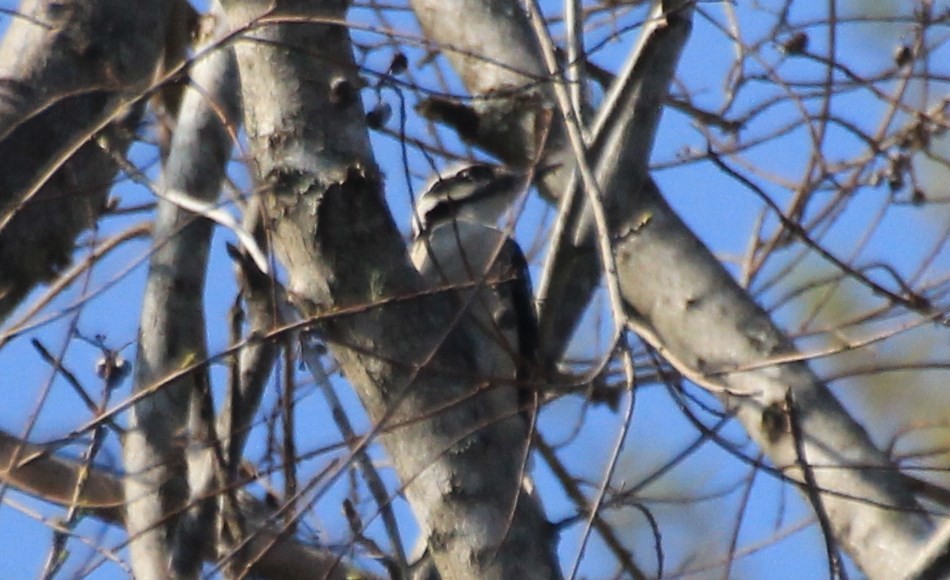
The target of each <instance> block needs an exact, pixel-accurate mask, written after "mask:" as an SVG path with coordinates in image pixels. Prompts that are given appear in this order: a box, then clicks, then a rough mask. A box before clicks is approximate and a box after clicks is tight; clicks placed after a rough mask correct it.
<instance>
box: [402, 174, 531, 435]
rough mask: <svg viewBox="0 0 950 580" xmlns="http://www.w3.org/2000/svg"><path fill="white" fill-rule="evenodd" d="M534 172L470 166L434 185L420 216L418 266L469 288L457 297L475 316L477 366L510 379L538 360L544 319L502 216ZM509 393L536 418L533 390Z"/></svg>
mask: <svg viewBox="0 0 950 580" xmlns="http://www.w3.org/2000/svg"><path fill="white" fill-rule="evenodd" d="M529 178H530V174H529V173H524V172H515V171H511V170H508V169H506V168H504V167H500V166H497V165H490V164H484V163H479V164H474V165H469V166H466V167H464V168H462V169H459V170H457V171H455V172H454V173H451V174H450V175H448V176H447V177H441V178H438V179H436V180H435V181H433V182H432V183H431V184H430V186H429V188H428V189H427V190H426V191H425V193H423V194H422V195H421V196H420V197H419V199H418V200H417V202H416V207H415V218H414V220H413V233H414V239H413V243H412V248H411V252H410V256H411V259H412V262H413V264H414V265H415V267H416V269H417V270H419V272H420V273H421V274H422V276H423V277H424V278H425V279H426V281H427V282H428V283H429V284H430V285H431V286H432V287H440V286H445V287H452V286H456V287H460V288H467V289H461V290H460V291H459V292H458V293H457V296H458V297H459V304H460V306H461V307H467V308H468V312H467V315H468V316H471V317H472V318H473V320H472V325H471V326H472V327H473V328H474V335H475V336H473V339H474V342H473V347H474V348H473V350H474V351H475V357H476V364H477V369H478V372H479V373H480V375H482V377H483V378H486V379H494V380H496V381H504V382H509V383H517V382H520V381H524V380H525V379H527V378H528V375H529V373H530V372H531V371H532V369H533V368H535V367H536V365H537V357H538V350H539V349H538V321H537V314H536V313H535V309H534V303H533V293H532V290H531V278H530V276H529V273H528V263H527V261H526V260H525V257H524V253H523V252H522V251H521V248H520V247H519V246H518V244H517V243H516V242H515V241H514V240H513V239H511V237H509V236H508V235H507V234H506V233H505V232H504V231H503V230H502V229H500V228H499V227H498V221H499V219H500V218H501V216H502V215H503V214H504V213H505V212H506V210H508V208H509V207H511V204H512V202H514V200H515V198H516V197H517V196H518V194H519V193H521V192H522V191H524V190H525V188H526V187H527V186H528V179H529ZM504 396H505V397H507V398H508V400H509V401H510V404H511V405H512V406H514V405H517V406H518V408H520V409H521V411H522V412H521V416H522V417H526V418H527V417H530V414H527V413H526V410H527V409H528V406H529V402H530V397H529V392H528V391H527V390H526V389H524V388H521V389H518V391H517V393H515V391H513V390H511V389H505V395H504Z"/></svg>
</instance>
